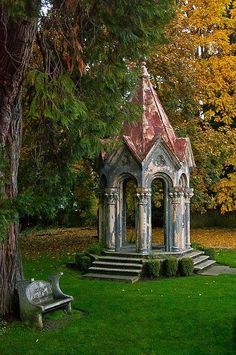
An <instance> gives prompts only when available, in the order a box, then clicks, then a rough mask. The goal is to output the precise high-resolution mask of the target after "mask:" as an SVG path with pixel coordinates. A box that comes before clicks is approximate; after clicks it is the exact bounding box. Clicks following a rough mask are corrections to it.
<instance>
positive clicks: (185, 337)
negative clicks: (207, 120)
mask: <svg viewBox="0 0 236 355" xmlns="http://www.w3.org/2000/svg"><path fill="white" fill-rule="evenodd" d="M38 238H41V237H40V236H39V237H38ZM50 238H51V237H50V236H49V237H48V239H50ZM50 240H51V242H50V243H51V244H50V245H51V247H50V248H49V251H50V252H49V254H48V253H46V251H45V253H43V252H42V251H41V253H40V254H41V255H37V254H35V253H30V249H31V245H30V243H27V242H25V243H26V244H25V248H26V249H27V248H28V249H27V252H25V253H24V254H25V257H24V272H25V277H26V278H28V277H34V278H35V279H46V278H47V276H48V275H49V274H51V273H55V272H57V271H64V276H63V277H62V279H61V287H62V289H63V291H64V292H66V293H68V294H71V295H73V296H74V302H73V313H72V316H71V317H69V318H67V319H65V323H64V324H63V326H60V327H57V326H55V327H51V328H50V329H48V330H47V329H46V330H43V331H39V330H36V329H33V328H27V327H25V326H24V325H23V324H22V323H21V322H19V321H15V322H13V323H11V324H8V326H7V328H6V330H4V332H2V333H1V332H0V354H1V355H11V354H27V355H28V354H29V355H31V354H32V355H35V354H36V355H38V354H39V355H44V354H49V355H50V354H62V355H64V354H65V355H67V354H68V355H73V354H86V355H87V354H88V355H89V354H91V355H92V354H93V355H96V354H117V355H120V354H121V355H122V354H125V355H126V354H128V355H129V354H131V355H132V354H137V355H138V354H143V355H144V354H160V355H172V354H177V355H178V354H179V355H195V354H196V355H201V354H202V355H203V354H204V355H205V354H216V355H220V354H235V353H236V297H235V295H236V275H220V276H214V277H211V276H204V277H203V276H191V277H182V278H181V277H179V278H169V279H160V280H157V281H142V282H139V283H136V284H134V285H131V284H126V283H117V282H105V281H92V280H86V279H82V278H81V275H80V274H79V273H78V272H77V271H74V270H70V269H67V268H66V267H65V263H66V261H68V260H70V259H71V258H72V256H71V255H68V254H71V253H73V250H72V249H71V246H68V248H69V249H68V250H69V251H68V250H67V249H66V250H65V251H64V254H63V253H62V250H63V245H62V246H60V248H59V249H57V246H56V245H55V250H56V252H55V255H54V254H53V245H54V243H55V242H56V238H54V239H53V240H52V239H50ZM36 241H37V239H34V243H36V244H35V245H34V247H35V246H37V242H36ZM60 242H62V240H61V239H60ZM47 243H49V241H47ZM41 244H42V239H41ZM41 244H40V247H41ZM27 245H28V247H27ZM47 245H49V244H47ZM207 246H208V245H207ZM26 249H25V250H26ZM42 250H45V249H44V248H43V247H42ZM57 251H58V252H57ZM67 253H68V254H67ZM216 258H217V261H218V262H219V261H222V262H224V263H228V264H230V265H231V266H236V250H233V249H231V250H226V249H224V250H219V249H218V250H217V252H216ZM50 317H51V318H52V319H53V320H55V322H57V321H58V322H60V321H61V313H60V314H59V313H56V314H55V315H50ZM50 317H49V318H50ZM55 324H57V323H55ZM60 324H61V323H60ZM1 334H2V335H1Z"/></svg>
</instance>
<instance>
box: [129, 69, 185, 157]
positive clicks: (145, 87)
mask: <svg viewBox="0 0 236 355" xmlns="http://www.w3.org/2000/svg"><path fill="white" fill-rule="evenodd" d="M132 101H133V102H135V103H138V104H139V105H142V107H143V113H142V119H141V120H140V121H139V122H133V123H125V124H124V128H123V132H124V135H123V138H124V141H125V143H126V144H127V146H128V148H129V149H130V150H131V151H132V152H133V154H135V156H136V157H137V158H138V160H140V161H143V160H144V159H145V157H146V156H147V154H148V153H149V151H150V150H151V148H152V147H153V145H154V144H155V142H156V140H157V139H158V138H162V139H163V140H164V141H165V143H166V145H167V146H168V147H169V149H170V150H171V152H172V153H173V154H174V155H175V156H176V158H177V159H178V160H180V161H183V158H184V155H185V150H186V146H187V139H186V138H177V137H176V135H175V132H174V129H173V127H172V126H171V124H170V121H169V119H168V117H167V115H166V113H165V111H164V109H163V107H162V105H161V102H160V100H159V98H158V96H157V94H156V92H155V90H154V88H153V86H152V83H151V81H150V79H149V75H148V72H147V69H146V67H145V65H143V66H142V76H141V79H140V81H139V83H138V85H137V88H136V92H135V94H134V96H133V99H132Z"/></svg>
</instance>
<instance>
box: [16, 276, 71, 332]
mask: <svg viewBox="0 0 236 355" xmlns="http://www.w3.org/2000/svg"><path fill="white" fill-rule="evenodd" d="M62 275H63V273H59V274H56V275H51V276H49V277H48V279H49V281H51V282H46V281H42V280H37V281H35V280H34V279H31V280H22V281H18V282H17V291H18V295H19V303H20V317H21V320H22V321H23V322H24V323H27V324H30V325H35V326H36V327H38V328H41V329H42V328H43V321H42V315H43V314H44V313H47V312H51V311H53V310H55V309H59V308H62V309H64V310H65V311H66V312H71V301H73V297H72V296H68V295H66V294H64V293H63V292H62V291H61V289H60V285H59V279H60V277H61V276H62Z"/></svg>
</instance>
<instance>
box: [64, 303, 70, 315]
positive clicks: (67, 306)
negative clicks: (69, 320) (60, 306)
mask: <svg viewBox="0 0 236 355" xmlns="http://www.w3.org/2000/svg"><path fill="white" fill-rule="evenodd" d="M65 311H66V313H71V303H68V304H67V305H66V307H65Z"/></svg>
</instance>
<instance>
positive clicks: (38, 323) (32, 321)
mask: <svg viewBox="0 0 236 355" xmlns="http://www.w3.org/2000/svg"><path fill="white" fill-rule="evenodd" d="M21 320H22V322H23V323H25V324H27V325H30V326H34V327H36V328H39V329H43V319H42V313H35V314H22V313H21Z"/></svg>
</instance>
